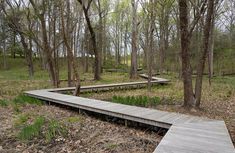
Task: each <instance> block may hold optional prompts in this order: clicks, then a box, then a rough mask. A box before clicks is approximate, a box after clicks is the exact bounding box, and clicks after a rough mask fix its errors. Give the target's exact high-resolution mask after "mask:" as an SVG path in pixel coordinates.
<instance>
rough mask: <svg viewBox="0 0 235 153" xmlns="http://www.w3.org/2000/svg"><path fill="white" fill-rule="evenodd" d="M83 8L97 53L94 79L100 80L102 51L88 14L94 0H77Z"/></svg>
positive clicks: (94, 49)
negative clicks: (98, 48) (99, 49)
mask: <svg viewBox="0 0 235 153" xmlns="http://www.w3.org/2000/svg"><path fill="white" fill-rule="evenodd" d="M77 1H78V2H79V3H80V4H81V6H82V9H83V12H84V15H85V19H86V22H87V27H88V29H89V32H90V35H91V41H92V47H93V51H94V54H95V62H94V69H95V70H94V71H95V72H94V79H95V80H100V79H101V77H100V73H101V61H100V52H99V51H98V50H97V44H96V34H95V31H94V29H93V27H92V25H91V20H90V17H89V14H88V11H89V9H90V6H91V3H92V0H89V1H87V2H86V3H87V4H86V3H85V2H84V1H83V0H77Z"/></svg>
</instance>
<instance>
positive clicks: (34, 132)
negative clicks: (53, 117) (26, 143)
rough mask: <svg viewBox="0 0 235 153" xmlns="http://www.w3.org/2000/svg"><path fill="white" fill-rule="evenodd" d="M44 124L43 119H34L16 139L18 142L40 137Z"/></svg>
mask: <svg viewBox="0 0 235 153" xmlns="http://www.w3.org/2000/svg"><path fill="white" fill-rule="evenodd" d="M44 123H45V118H44V117H42V116H40V117H38V118H36V119H35V121H34V122H33V124H31V125H27V126H25V127H24V128H23V129H22V130H21V131H20V133H19V135H18V138H19V139H20V140H30V139H32V138H34V137H38V136H39V135H40V131H41V130H42V126H43V124H44Z"/></svg>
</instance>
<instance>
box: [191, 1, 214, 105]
mask: <svg viewBox="0 0 235 153" xmlns="http://www.w3.org/2000/svg"><path fill="white" fill-rule="evenodd" d="M213 12H214V0H209V1H208V9H207V16H206V23H205V27H204V34H203V50H202V52H201V57H200V59H199V62H198V67H197V78H196V84H195V97H196V106H197V107H199V106H200V102H201V93H202V79H203V71H204V68H205V62H206V57H207V55H208V49H209V40H210V35H211V33H210V31H211V24H212V18H213Z"/></svg>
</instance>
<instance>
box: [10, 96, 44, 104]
mask: <svg viewBox="0 0 235 153" xmlns="http://www.w3.org/2000/svg"><path fill="white" fill-rule="evenodd" d="M12 102H13V103H14V104H17V105H25V104H34V105H42V104H43V102H42V101H41V100H39V99H36V98H33V97H29V96H27V95H24V94H20V95H19V96H17V97H16V98H15V99H13V101H12Z"/></svg>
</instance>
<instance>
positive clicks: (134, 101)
mask: <svg viewBox="0 0 235 153" xmlns="http://www.w3.org/2000/svg"><path fill="white" fill-rule="evenodd" d="M112 102H115V103H120V104H126V105H135V106H141V107H149V106H156V105H158V104H160V103H161V99H160V97H148V96H126V97H125V96H116V95H115V96H113V97H112Z"/></svg>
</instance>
